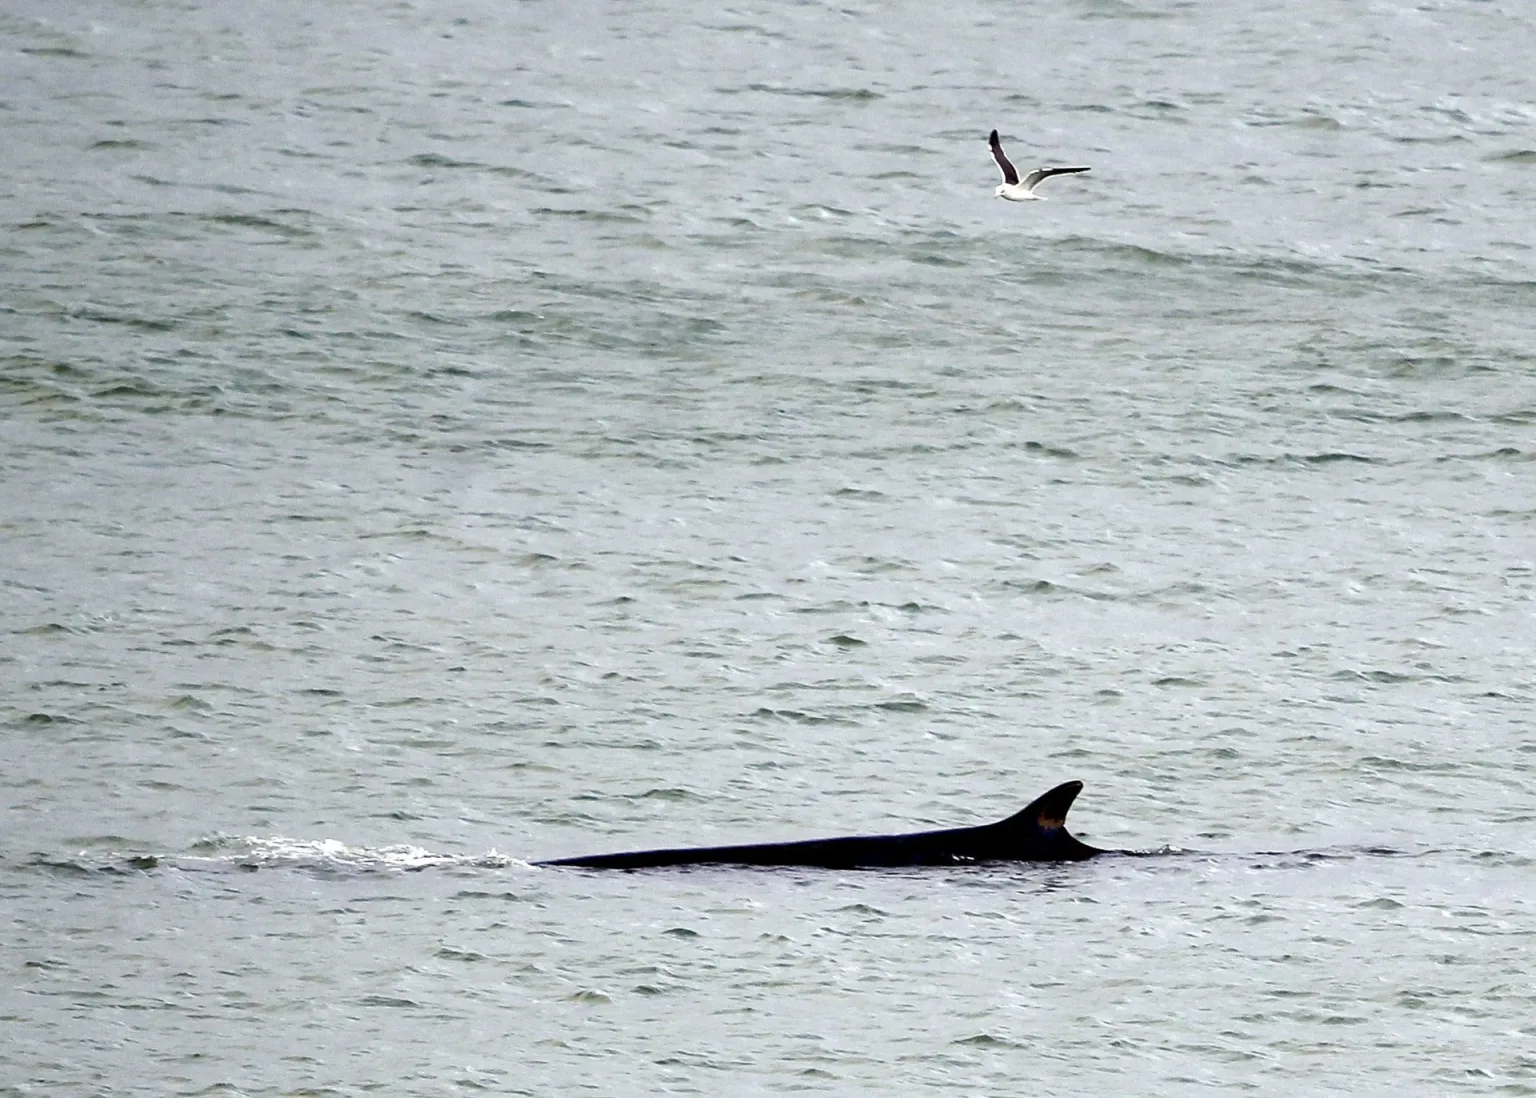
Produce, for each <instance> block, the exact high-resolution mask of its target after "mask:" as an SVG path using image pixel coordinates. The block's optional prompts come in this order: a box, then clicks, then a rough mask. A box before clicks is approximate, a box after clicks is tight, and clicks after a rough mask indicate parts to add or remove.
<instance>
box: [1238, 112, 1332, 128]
mask: <svg viewBox="0 0 1536 1098" xmlns="http://www.w3.org/2000/svg"><path fill="white" fill-rule="evenodd" d="M1243 125H1245V126H1255V127H1267V126H1285V127H1289V128H1291V129H1297V130H1321V131H1324V132H1328V133H1334V132H1337V131H1339V130H1342V129H1344V123H1343V122H1341V121H1339V120H1338V119H1337V118H1335V117H1333V116H1332V115H1330V114H1322V113H1320V112H1317V111H1306V112H1304V113H1302V114H1296V115H1286V116H1283V117H1277V116H1273V115H1270V116H1263V117H1259V118H1249V119H1244V121H1243Z"/></svg>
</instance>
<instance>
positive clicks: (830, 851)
mask: <svg viewBox="0 0 1536 1098" xmlns="http://www.w3.org/2000/svg"><path fill="white" fill-rule="evenodd" d="M1082 789H1083V783H1082V782H1079V781H1071V782H1063V783H1062V784H1061V785H1058V786H1057V787H1056V788H1055V789H1052V790H1051V791H1050V792H1048V793H1044V794H1042V795H1041V796H1039V797H1037V798H1035V800H1033V801H1031V802H1030V803H1029V805H1028V806H1026V807H1025V808H1024V809H1022V810H1021V811H1019V812H1016V813H1014V814H1013V815H1012V816H1009V817H1008V818H1007V819H1006V820H999V821H998V822H997V823H991V824H983V825H981V826H979V827H957V828H952V829H950V830H947V831H914V832H910V833H907V834H902V835H846V836H842V837H840V838H833V839H801V840H798V841H794V842H783V843H747V844H743V845H740V846H701V847H675V848H671V849H666V850H631V851H625V852H622V853H618V854H586V855H581V856H578V857H574V858H551V859H548V860H545V861H539V862H534V863H533V864H534V865H541V866H571V867H575V868H579V869H656V868H661V867H665V866H689V865H722V866H735V865H742V866H808V867H813V868H819V869H891V868H896V867H901V866H944V865H949V866H958V865H976V864H984V863H988V862H1081V861H1086V860H1087V859H1089V858H1093V857H1097V856H1098V855H1100V854H1107V853H1111V852H1110V851H1106V850H1099V849H1097V848H1096V847H1092V846H1089V845H1088V844H1087V843H1084V842H1082V841H1080V840H1079V839H1077V837H1076V836H1074V835H1072V834H1071V833H1070V832H1069V831H1068V830H1067V809H1069V808H1071V807H1072V802H1073V801H1074V800H1076V799H1077V795H1078V794H1079V793H1080V792H1082Z"/></svg>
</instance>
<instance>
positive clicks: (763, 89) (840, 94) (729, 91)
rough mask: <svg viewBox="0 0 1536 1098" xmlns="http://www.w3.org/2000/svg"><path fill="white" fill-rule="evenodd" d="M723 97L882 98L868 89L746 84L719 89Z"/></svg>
mask: <svg viewBox="0 0 1536 1098" xmlns="http://www.w3.org/2000/svg"><path fill="white" fill-rule="evenodd" d="M719 91H720V92H721V93H722V94H724V95H740V94H741V93H743V92H760V93H763V94H765V95H787V96H791V97H795V98H807V99H834V100H846V101H850V102H855V103H868V102H873V101H874V100H877V99H882V98H884V97H883V96H881V95H880V94H879V93H878V92H874V91H871V90H870V89H868V88H789V87H783V86H781V85H778V84H748V85H747V86H746V87H744V88H720V89H719Z"/></svg>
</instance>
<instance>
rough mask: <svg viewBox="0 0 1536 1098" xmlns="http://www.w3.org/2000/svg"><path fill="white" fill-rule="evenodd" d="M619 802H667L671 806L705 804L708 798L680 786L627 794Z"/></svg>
mask: <svg viewBox="0 0 1536 1098" xmlns="http://www.w3.org/2000/svg"><path fill="white" fill-rule="evenodd" d="M620 799H621V800H626V801H667V802H669V803H672V804H705V803H707V802H708V800H709V798H707V797H701V796H700V795H699V794H697V793H695V792H694V791H693V790H691V789H683V788H681V787H680V786H672V787H665V788H656V789H647V790H646V791H645V792H643V793H628V794H625V795H623V796H622V797H621V798H620Z"/></svg>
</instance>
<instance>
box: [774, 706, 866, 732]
mask: <svg viewBox="0 0 1536 1098" xmlns="http://www.w3.org/2000/svg"><path fill="white" fill-rule="evenodd" d="M752 716H754V717H757V718H759V719H763V720H775V721H788V722H789V723H791V724H804V725H810V726H812V727H815V726H817V725H824V724H853V723H854V722H853V721H851V720H849V719H848V718H846V717H836V716H829V715H827V714H825V713H812V712H809V711H807V710H804V709H774V708H770V707H768V706H760V707H758V708H757V709H754V710H753V711H752Z"/></svg>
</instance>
